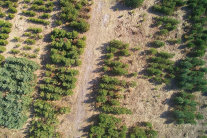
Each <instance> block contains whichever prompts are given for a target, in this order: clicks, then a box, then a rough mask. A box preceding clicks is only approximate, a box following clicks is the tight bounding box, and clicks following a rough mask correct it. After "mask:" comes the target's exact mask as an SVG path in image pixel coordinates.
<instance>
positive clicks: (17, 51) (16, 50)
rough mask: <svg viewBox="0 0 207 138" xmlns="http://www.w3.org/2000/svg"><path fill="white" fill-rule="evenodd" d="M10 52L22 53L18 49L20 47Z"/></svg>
mask: <svg viewBox="0 0 207 138" xmlns="http://www.w3.org/2000/svg"><path fill="white" fill-rule="evenodd" d="M10 52H11V53H12V54H19V53H20V50H18V49H12V50H11V51H10Z"/></svg>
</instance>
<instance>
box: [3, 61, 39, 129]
mask: <svg viewBox="0 0 207 138" xmlns="http://www.w3.org/2000/svg"><path fill="white" fill-rule="evenodd" d="M38 68H39V66H38V65H37V64H36V63H35V62H33V61H30V60H27V59H25V58H13V57H9V58H7V59H6V61H5V63H4V64H3V66H2V67H1V68H0V70H1V71H0V87H1V97H0V125H1V126H4V127H7V128H10V129H18V128H21V127H22V126H23V125H24V124H25V122H26V121H27V118H28V115H29V113H28V112H29V106H30V104H31V102H32V99H31V93H32V92H33V91H34V87H35V84H36V76H35V75H34V71H36V70H37V69H38Z"/></svg>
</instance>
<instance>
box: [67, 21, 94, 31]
mask: <svg viewBox="0 0 207 138" xmlns="http://www.w3.org/2000/svg"><path fill="white" fill-rule="evenodd" d="M70 27H73V28H75V29H77V30H78V31H80V32H87V31H88V30H89V28H90V25H89V24H88V23H87V22H86V21H85V20H84V19H81V20H79V21H73V22H71V23H70Z"/></svg>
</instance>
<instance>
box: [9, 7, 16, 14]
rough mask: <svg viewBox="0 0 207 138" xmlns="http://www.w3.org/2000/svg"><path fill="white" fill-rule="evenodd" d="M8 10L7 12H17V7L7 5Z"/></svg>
mask: <svg viewBox="0 0 207 138" xmlns="http://www.w3.org/2000/svg"><path fill="white" fill-rule="evenodd" d="M8 12H9V13H17V9H16V8H15V7H9V9H8Z"/></svg>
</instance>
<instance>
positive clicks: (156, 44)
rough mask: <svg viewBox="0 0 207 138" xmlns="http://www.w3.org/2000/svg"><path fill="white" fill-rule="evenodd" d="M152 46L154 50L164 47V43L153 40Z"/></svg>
mask: <svg viewBox="0 0 207 138" xmlns="http://www.w3.org/2000/svg"><path fill="white" fill-rule="evenodd" d="M152 46H153V47H155V48H159V47H163V46H165V43H164V42H162V41H160V40H155V41H154V42H152Z"/></svg>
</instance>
